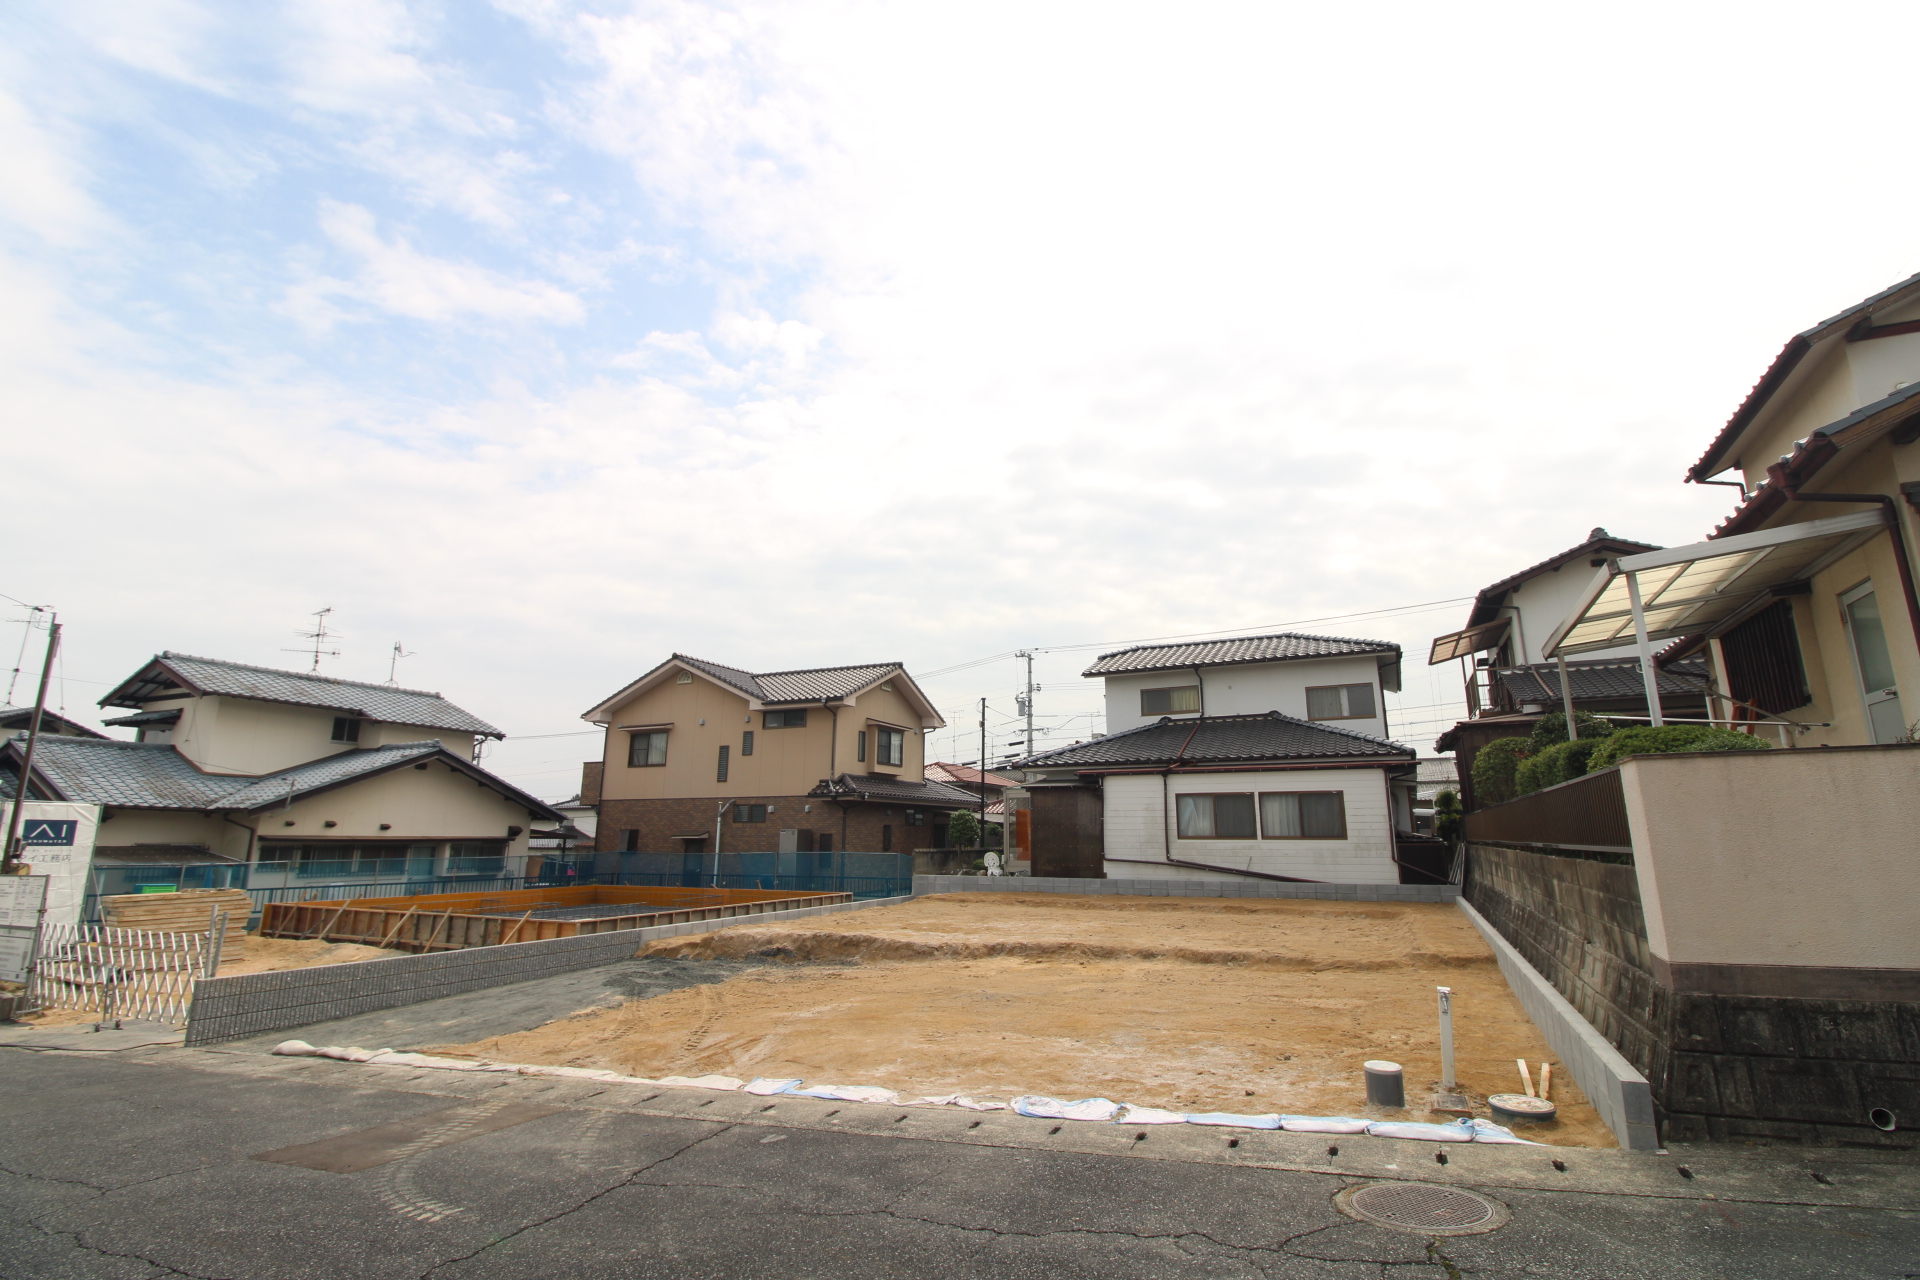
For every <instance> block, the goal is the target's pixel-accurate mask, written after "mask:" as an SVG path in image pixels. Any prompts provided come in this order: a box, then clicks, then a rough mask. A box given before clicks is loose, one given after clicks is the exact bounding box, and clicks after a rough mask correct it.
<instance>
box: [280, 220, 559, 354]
mask: <svg viewBox="0 0 1920 1280" xmlns="http://www.w3.org/2000/svg"><path fill="white" fill-rule="evenodd" d="M320 229H321V230H322V231H323V232H325V233H326V235H327V238H328V239H329V240H331V241H332V242H333V243H334V245H335V246H337V247H338V248H339V249H341V250H343V251H344V252H346V253H347V254H349V255H351V256H353V257H354V258H357V259H358V260H359V263H360V266H359V270H358V272H356V274H355V275H354V276H353V277H352V278H351V279H344V280H343V279H339V278H337V277H329V276H321V277H317V278H314V279H311V280H307V281H304V282H303V283H301V284H299V285H296V286H295V287H294V288H293V289H292V290H291V291H290V292H289V295H288V299H287V302H286V310H287V311H288V312H289V313H290V314H292V315H294V316H296V317H298V318H300V319H302V320H304V321H306V322H307V323H309V324H313V325H321V326H324V325H326V324H329V323H332V322H333V321H334V320H335V319H337V318H338V317H339V314H340V312H339V309H338V308H337V307H336V306H335V303H334V300H335V299H342V298H344V299H352V300H354V301H358V302H362V303H366V304H368V305H370V306H373V307H376V308H378V309H380V310H381V311H384V312H387V313H388V314H390V315H397V316H406V317H407V318H409V319H413V320H427V321H435V322H445V321H451V320H458V319H463V318H467V317H479V318H482V319H487V320H517V321H536V322H538V321H544V322H549V323H563V324H575V323H578V322H579V321H580V320H582V319H583V318H584V316H585V309H584V308H583V307H582V306H581V303H580V299H579V298H578V297H576V296H575V295H573V294H571V293H569V292H567V291H566V290H564V289H560V288H557V287H555V286H554V285H551V284H548V283H546V282H545V281H539V280H515V279H511V278H509V277H506V276H503V275H501V274H500V273H498V272H494V271H489V270H486V269H485V268H482V267H476V266H473V265H472V264H470V263H462V262H452V261H449V260H447V259H445V258H436V257H433V256H431V255H429V254H425V253H422V252H420V251H419V250H417V249H415V248H414V247H413V246H412V245H410V244H408V243H407V241H406V240H405V239H403V238H400V237H395V238H394V239H392V240H385V239H382V238H381V236H380V232H379V229H378V227H377V226H376V225H375V222H374V216H373V214H372V213H371V212H370V211H369V210H367V209H365V208H363V207H361V206H359V205H353V204H343V203H341V202H339V201H335V200H322V201H321V202H320Z"/></svg>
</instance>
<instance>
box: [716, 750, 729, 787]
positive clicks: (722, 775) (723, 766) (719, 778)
mask: <svg viewBox="0 0 1920 1280" xmlns="http://www.w3.org/2000/svg"><path fill="white" fill-rule="evenodd" d="M730 750H732V748H731V747H726V746H723V747H721V748H720V767H719V769H717V770H716V771H715V773H714V779H713V780H714V781H715V782H725V781H726V780H727V753H728V752H729V751H730Z"/></svg>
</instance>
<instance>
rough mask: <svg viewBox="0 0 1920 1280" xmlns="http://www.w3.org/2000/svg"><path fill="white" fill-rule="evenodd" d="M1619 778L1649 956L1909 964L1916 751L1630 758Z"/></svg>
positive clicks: (1918, 773) (1916, 917) (1918, 945)
mask: <svg viewBox="0 0 1920 1280" xmlns="http://www.w3.org/2000/svg"><path fill="white" fill-rule="evenodd" d="M1620 772H1621V782H1622V784H1623V787H1624V790H1625V795H1626V802H1627V820H1628V824H1629V826H1630V828H1631V830H1632V833H1633V847H1634V860H1635V864H1636V872H1637V875H1638V878H1639V882H1640V896H1641V903H1642V906H1643V909H1644V910H1645V913H1646V921H1647V941H1648V947H1649V949H1650V950H1651V951H1652V952H1653V954H1654V955H1655V956H1657V957H1659V958H1660V959H1662V960H1664V961H1666V962H1668V963H1670V964H1740V965H1793V966H1815V967H1846V968H1871V969H1895V968H1916V967H1920V857H1916V856H1915V837H1914V833H1915V832H1916V831H1920V747H1877V748H1871V749H1865V750H1854V751H1820V750H1800V751H1778V750H1775V751H1765V752H1759V751H1753V752H1748V751H1737V752H1719V753H1714V754H1708V755H1680V756H1643V757H1640V758H1638V759H1632V760H1628V761H1626V762H1625V763H1624V764H1623V765H1622V766H1621V771H1620Z"/></svg>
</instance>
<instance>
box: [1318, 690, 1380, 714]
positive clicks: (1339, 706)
mask: <svg viewBox="0 0 1920 1280" xmlns="http://www.w3.org/2000/svg"><path fill="white" fill-rule="evenodd" d="M1373 708H1374V698H1373V686H1372V685H1370V684H1326V685H1318V686H1314V685H1309V686H1308V687H1307V719H1309V720H1371V719H1372V718H1373Z"/></svg>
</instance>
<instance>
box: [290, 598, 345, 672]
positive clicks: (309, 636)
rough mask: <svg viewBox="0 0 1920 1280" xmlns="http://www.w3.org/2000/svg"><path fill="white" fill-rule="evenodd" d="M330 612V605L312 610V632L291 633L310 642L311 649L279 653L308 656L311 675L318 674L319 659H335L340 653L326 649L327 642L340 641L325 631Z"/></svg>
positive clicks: (331, 608) (333, 634)
mask: <svg viewBox="0 0 1920 1280" xmlns="http://www.w3.org/2000/svg"><path fill="white" fill-rule="evenodd" d="M332 612H333V606H332V605H328V606H327V607H326V608H324V609H316V610H314V614H313V630H311V631H296V632H294V633H293V634H295V635H297V636H299V637H300V638H301V639H302V640H310V641H312V642H313V647H312V648H311V649H308V648H305V647H302V648H299V649H282V650H281V651H280V652H282V653H304V654H308V655H310V656H311V657H312V658H313V673H314V674H315V675H318V674H320V659H322V658H337V657H339V656H340V651H339V650H338V649H329V648H327V647H326V643H327V641H329V640H338V639H340V637H339V636H338V635H337V634H335V633H333V632H331V631H328V630H327V615H328V614H330V613H332Z"/></svg>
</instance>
